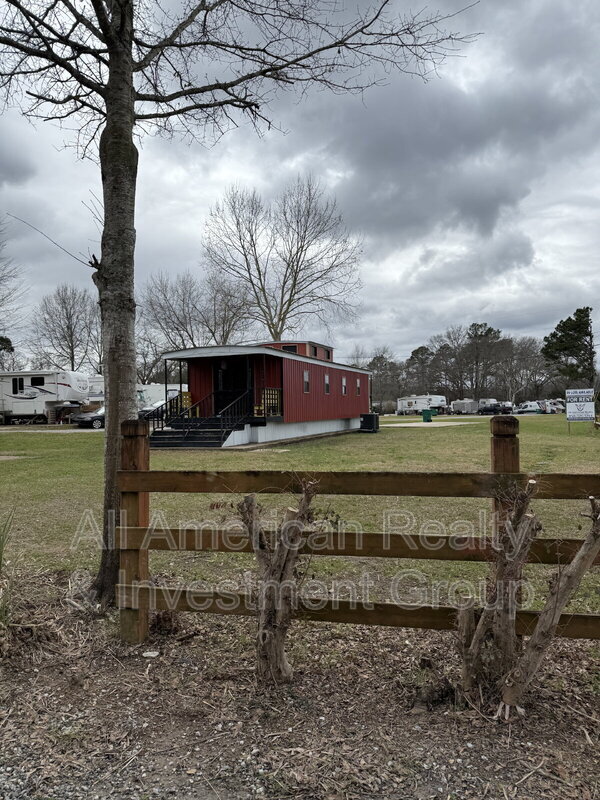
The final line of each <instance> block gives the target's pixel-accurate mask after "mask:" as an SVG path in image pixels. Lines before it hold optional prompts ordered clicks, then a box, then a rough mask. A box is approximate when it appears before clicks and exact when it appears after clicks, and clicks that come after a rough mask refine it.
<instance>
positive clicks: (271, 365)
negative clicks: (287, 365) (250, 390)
mask: <svg viewBox="0 0 600 800" xmlns="http://www.w3.org/2000/svg"><path fill="white" fill-rule="evenodd" d="M282 362H283V359H282V358H279V357H278V356H270V355H268V354H265V355H264V356H253V358H252V371H253V379H254V403H255V405H259V404H260V403H261V398H262V390H263V389H281V388H282V387H283V370H282Z"/></svg>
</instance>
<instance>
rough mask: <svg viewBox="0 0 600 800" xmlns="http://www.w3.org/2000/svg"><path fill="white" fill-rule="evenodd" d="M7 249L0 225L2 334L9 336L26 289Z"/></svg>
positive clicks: (0, 322)
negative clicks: (7, 253) (7, 255)
mask: <svg viewBox="0 0 600 800" xmlns="http://www.w3.org/2000/svg"><path fill="white" fill-rule="evenodd" d="M5 249H6V241H5V227H4V225H3V224H2V223H0V334H2V335H9V334H10V333H11V328H12V327H13V326H14V324H15V321H16V320H15V317H16V314H17V312H18V310H19V308H20V301H21V300H22V299H23V295H24V293H25V288H24V287H23V276H22V274H21V270H20V269H19V268H18V267H17V265H16V264H14V263H13V262H12V261H11V260H10V259H9V258H7V257H6V255H5Z"/></svg>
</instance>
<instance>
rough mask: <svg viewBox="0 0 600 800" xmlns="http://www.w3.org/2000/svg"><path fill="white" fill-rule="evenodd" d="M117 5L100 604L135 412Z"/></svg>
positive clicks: (104, 165)
mask: <svg viewBox="0 0 600 800" xmlns="http://www.w3.org/2000/svg"><path fill="white" fill-rule="evenodd" d="M119 7H120V8H121V11H120V13H119V12H118V11H115V12H114V18H113V19H114V25H113V30H114V32H115V33H114V37H115V38H114V41H113V42H112V46H111V49H110V53H109V63H110V70H109V80H108V84H107V89H106V114H107V116H106V126H105V128H104V130H103V132H102V135H101V137H100V165H101V170H102V189H103V198H104V229H103V234H102V255H101V260H100V263H99V264H97V265H96V266H97V271H96V273H95V275H94V281H95V283H96V286H97V287H98V293H99V297H100V313H101V318H102V345H103V351H104V377H105V387H106V390H105V391H106V401H105V406H106V417H105V421H106V440H105V450H104V526H103V543H104V547H103V550H102V558H101V562H100V568H99V571H98V574H97V576H96V580H95V582H94V590H95V592H96V594H97V596H98V599H99V600H100V602H101V603H102V604H103V605H106V604H107V603H110V602H112V601H113V599H114V591H115V583H116V582H117V578H118V569H119V561H118V552H117V551H116V550H115V549H114V536H113V530H114V528H113V526H114V522H115V520H117V519H118V515H119V492H118V489H117V470H118V468H119V461H120V451H121V423H122V422H123V421H124V420H126V419H134V418H136V417H137V406H136V395H135V381H136V361H135V301H134V250H135V192H136V181H137V165H138V153H137V148H136V147H135V144H134V142H133V126H134V102H133V69H132V66H133V64H132V44H131V40H132V31H133V10H132V8H133V6H132V4H131V3H123V4H115V8H119ZM119 16H120V19H119Z"/></svg>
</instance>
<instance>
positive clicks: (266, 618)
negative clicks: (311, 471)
mask: <svg viewBox="0 0 600 800" xmlns="http://www.w3.org/2000/svg"><path fill="white" fill-rule="evenodd" d="M315 488H316V487H315V485H314V484H308V485H307V486H305V487H304V491H303V494H302V497H301V499H300V503H299V506H298V508H297V509H293V508H288V510H287V512H286V515H285V519H284V522H283V524H282V525H281V527H280V528H279V530H278V531H277V534H276V541H275V544H274V548H273V549H272V548H271V547H270V543H269V542H268V540H267V538H266V536H265V535H264V532H263V530H262V527H261V524H260V519H259V512H258V508H257V505H256V497H255V495H249V496H248V497H246V498H245V499H244V500H243V501H242V503H240V512H241V515H242V520H243V522H244V525H245V527H246V529H247V530H248V532H249V535H250V536H251V538H252V545H253V548H254V552H255V554H256V559H257V562H258V571H259V581H258V584H259V585H258V599H257V606H258V633H257V637H256V656H257V667H256V669H257V675H258V679H259V681H260V682H261V683H265V684H266V683H275V684H280V683H287V682H289V681H290V680H291V679H292V674H293V670H292V667H291V665H290V663H289V661H288V659H287V655H286V652H285V639H286V636H287V632H288V630H289V627H290V624H291V620H292V610H293V602H294V595H295V589H296V587H295V577H294V568H295V566H296V562H297V560H298V550H299V547H300V544H301V542H302V534H303V532H304V528H305V524H306V523H307V522H308V518H309V510H310V503H311V500H312V498H313V496H314V491H315Z"/></svg>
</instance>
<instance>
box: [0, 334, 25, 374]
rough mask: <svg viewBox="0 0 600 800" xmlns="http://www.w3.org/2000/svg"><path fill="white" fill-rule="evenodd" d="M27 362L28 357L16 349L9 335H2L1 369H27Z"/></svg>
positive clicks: (12, 370) (0, 348) (11, 370)
mask: <svg viewBox="0 0 600 800" xmlns="http://www.w3.org/2000/svg"><path fill="white" fill-rule="evenodd" d="M26 364H27V361H26V359H25V358H24V357H23V356H22V355H20V354H19V353H18V352H17V351H16V350H15V347H14V345H13V343H12V341H11V340H10V339H9V338H8V336H0V370H2V371H3V372H16V371H19V370H23V369H25V366H26Z"/></svg>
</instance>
